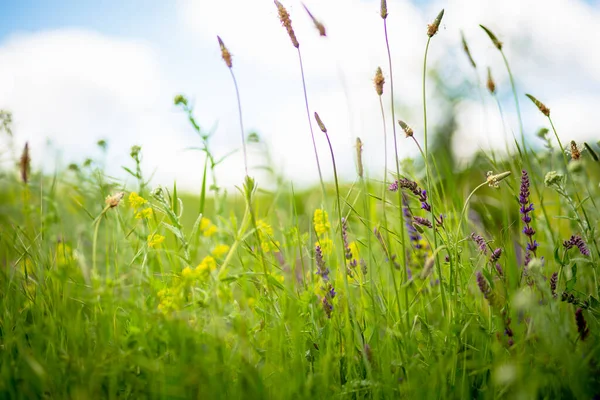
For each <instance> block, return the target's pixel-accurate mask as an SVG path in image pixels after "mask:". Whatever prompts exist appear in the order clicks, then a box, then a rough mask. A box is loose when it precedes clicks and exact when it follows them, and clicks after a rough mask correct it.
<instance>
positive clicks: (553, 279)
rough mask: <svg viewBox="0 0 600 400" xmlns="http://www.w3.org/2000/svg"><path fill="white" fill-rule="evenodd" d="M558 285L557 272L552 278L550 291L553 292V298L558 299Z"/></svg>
mask: <svg viewBox="0 0 600 400" xmlns="http://www.w3.org/2000/svg"><path fill="white" fill-rule="evenodd" d="M557 283H558V272H555V273H553V274H552V276H551V277H550V291H551V292H552V297H554V298H556V284H557Z"/></svg>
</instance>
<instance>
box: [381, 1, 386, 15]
mask: <svg viewBox="0 0 600 400" xmlns="http://www.w3.org/2000/svg"><path fill="white" fill-rule="evenodd" d="M387 16H388V11H387V1H386V0H381V18H383V19H386V18H387Z"/></svg>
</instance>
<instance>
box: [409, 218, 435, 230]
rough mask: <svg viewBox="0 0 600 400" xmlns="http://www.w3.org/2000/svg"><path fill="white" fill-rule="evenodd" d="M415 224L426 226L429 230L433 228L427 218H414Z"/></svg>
mask: <svg viewBox="0 0 600 400" xmlns="http://www.w3.org/2000/svg"><path fill="white" fill-rule="evenodd" d="M413 219H414V221H415V224H417V225H421V226H425V227H427V228H433V225H432V224H431V221H430V220H428V219H427V218H423V217H413Z"/></svg>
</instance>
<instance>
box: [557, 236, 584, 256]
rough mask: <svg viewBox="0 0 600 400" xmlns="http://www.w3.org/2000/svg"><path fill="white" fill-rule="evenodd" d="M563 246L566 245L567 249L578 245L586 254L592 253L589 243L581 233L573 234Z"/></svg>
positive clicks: (580, 250)
mask: <svg viewBox="0 0 600 400" xmlns="http://www.w3.org/2000/svg"><path fill="white" fill-rule="evenodd" d="M563 246H565V248H566V249H567V250H569V249H570V248H572V247H577V248H578V249H579V252H580V253H581V254H583V255H584V256H589V255H590V249H588V247H587V245H586V244H585V241H584V240H583V238H582V237H581V236H579V235H573V236H571V238H570V239H569V240H565V241H564V242H563Z"/></svg>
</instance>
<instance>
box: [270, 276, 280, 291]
mask: <svg viewBox="0 0 600 400" xmlns="http://www.w3.org/2000/svg"><path fill="white" fill-rule="evenodd" d="M267 280H268V281H269V283H270V284H271V285H273V286H275V287H276V288H278V289H281V290H283V289H284V287H283V285H282V284H281V282H279V281H278V280H277V279H275V277H274V276H273V275H267Z"/></svg>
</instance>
